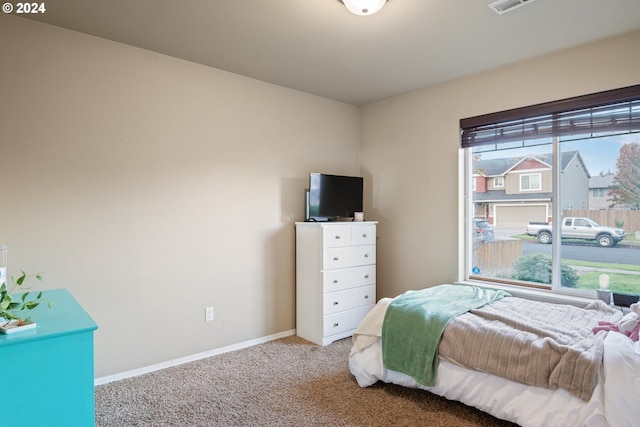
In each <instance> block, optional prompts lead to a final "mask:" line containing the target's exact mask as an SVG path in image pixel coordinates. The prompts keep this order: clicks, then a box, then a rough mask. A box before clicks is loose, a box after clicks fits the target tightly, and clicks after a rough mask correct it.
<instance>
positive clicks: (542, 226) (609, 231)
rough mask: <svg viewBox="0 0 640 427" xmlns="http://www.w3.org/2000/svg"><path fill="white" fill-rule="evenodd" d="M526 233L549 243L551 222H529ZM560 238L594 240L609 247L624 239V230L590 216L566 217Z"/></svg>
mask: <svg viewBox="0 0 640 427" xmlns="http://www.w3.org/2000/svg"><path fill="white" fill-rule="evenodd" d="M527 234H528V235H530V236H537V237H538V241H539V242H540V243H551V224H550V223H548V222H530V223H529V224H528V225H527ZM562 238H563V239H583V240H595V241H596V242H597V243H598V244H599V245H600V246H603V247H607V248H610V247H613V246H615V245H617V244H618V243H619V242H620V241H621V240H622V239H624V230H623V229H621V228H613V227H605V226H603V225H600V224H598V223H596V222H595V221H593V220H592V219H590V218H577V217H566V218H564V219H563V220H562Z"/></svg>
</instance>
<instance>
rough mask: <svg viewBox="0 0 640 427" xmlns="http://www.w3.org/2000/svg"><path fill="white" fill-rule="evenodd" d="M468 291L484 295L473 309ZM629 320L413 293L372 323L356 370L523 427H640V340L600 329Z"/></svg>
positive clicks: (596, 309) (366, 379)
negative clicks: (602, 324)
mask: <svg viewBox="0 0 640 427" xmlns="http://www.w3.org/2000/svg"><path fill="white" fill-rule="evenodd" d="M451 292H453V295H452V294H451ZM460 293H464V294H467V293H470V294H473V295H474V298H475V297H476V296H477V295H478V294H480V296H481V297H480V298H479V299H478V298H476V301H474V303H473V304H472V305H471V307H467V308H465V304H458V303H459V302H460V301H463V300H465V298H466V296H463V297H461V296H460V295H459V294H460ZM441 298H445V300H446V301H445V302H444V303H443V300H442V299H441ZM430 301H431V302H430ZM416 303H417V305H418V306H419V308H417V309H416V308H415V307H416ZM452 305H453V306H454V308H453V309H451V306H452ZM442 306H446V307H449V311H448V312H447V310H444V311H445V313H444V315H443V313H441V312H440V313H437V314H436V315H435V317H436V321H435V324H436V326H434V323H433V319H432V318H431V316H432V313H433V312H436V311H439V310H438V309H436V308H438V307H442ZM407 307H409V308H408V309H407ZM402 310H405V312H408V316H409V317H404V318H402V317H398V316H400V315H399V314H398V313H399V312H400V311H402ZM425 312H427V315H426V316H425ZM403 315H406V313H405V314H403ZM622 316H623V315H622V313H621V312H620V310H619V309H617V308H614V307H609V306H607V305H605V304H604V303H601V302H600V301H594V302H593V303H592V304H589V305H588V306H587V307H585V308H578V307H574V306H570V305H559V304H551V303H545V302H539V301H531V300H525V299H522V298H516V297H512V296H510V295H509V294H506V293H502V292H497V293H496V292H494V291H489V290H484V289H482V288H479V287H474V286H466V285H441V286H437V287H434V288H429V289H424V290H421V291H409V292H406V293H404V294H402V295H400V296H398V297H396V298H393V299H392V298H383V299H381V300H380V301H379V302H378V303H377V304H376V306H375V307H374V308H373V309H372V310H371V312H370V313H369V314H368V315H367V316H366V317H365V318H364V319H363V321H362V322H361V323H360V325H359V326H358V328H357V330H356V332H355V333H354V335H353V346H352V349H351V353H350V355H349V368H350V371H351V373H352V374H353V375H354V376H355V378H356V380H357V382H358V384H359V385H360V387H368V386H371V385H373V384H375V383H376V382H378V381H382V382H386V383H393V384H397V385H401V386H405V387H411V388H419V389H423V390H426V391H428V392H431V393H434V394H437V395H439V396H443V397H445V398H447V399H450V400H457V401H461V402H462V403H465V404H466V405H469V406H473V407H475V408H478V409H480V410H482V411H484V412H487V413H489V414H491V415H493V416H495V417H497V418H500V419H504V420H507V421H511V422H514V423H516V424H518V425H521V426H523V427H529V426H531V427H534V426H535V427H537V426H540V427H542V426H551V425H554V426H612V427H618V426H632V425H638V422H639V421H638V420H640V344H639V343H638V342H634V341H632V340H631V339H629V338H628V337H627V336H625V335H623V334H621V333H617V332H607V331H599V332H597V333H594V331H593V328H594V327H596V326H597V325H598V324H599V323H600V322H610V323H615V322H618V321H619V320H620V319H621V318H622ZM422 317H429V319H428V320H427V321H424V322H427V323H424V322H423V320H422ZM385 318H386V321H385ZM399 319H400V320H399ZM403 321H404V322H405V323H403ZM407 321H408V322H409V323H407ZM394 324H395V325H396V326H394ZM408 325H409V326H408ZM439 328H441V329H442V330H441V331H440V329H439ZM425 331H429V332H428V333H427V332H425ZM383 332H384V333H383ZM438 334H440V336H438ZM433 335H435V336H436V337H435V342H436V347H437V349H436V351H435V356H434V355H433V354H431V349H430V348H429V346H430V345H432V344H433V341H434V337H433ZM383 336H384V339H383ZM425 336H428V337H429V338H428V339H427V341H428V340H430V341H431V342H427V343H426V344H425V339H424V338H423V337H425ZM509 337H511V338H509ZM425 354H426V356H425ZM403 357H404V359H403ZM394 358H397V359H398V360H396V359H394ZM498 358H502V359H501V360H498ZM496 360H498V361H496Z"/></svg>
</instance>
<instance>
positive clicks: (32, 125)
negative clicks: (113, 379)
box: [0, 15, 360, 377]
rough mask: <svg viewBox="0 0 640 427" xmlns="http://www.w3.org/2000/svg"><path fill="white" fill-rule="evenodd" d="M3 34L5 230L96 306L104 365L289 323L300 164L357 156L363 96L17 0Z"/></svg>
mask: <svg viewBox="0 0 640 427" xmlns="http://www.w3.org/2000/svg"><path fill="white" fill-rule="evenodd" d="M0 40H3V41H4V43H3V47H2V49H0V64H1V66H0V81H1V82H2V90H1V91H0V173H1V178H0V183H1V184H0V242H2V243H6V244H7V245H8V247H9V270H10V271H9V273H10V274H15V273H16V272H18V269H20V268H21V269H25V270H27V271H35V270H38V271H43V272H44V279H45V282H44V286H45V287H46V288H67V289H69V290H70V292H71V293H72V294H73V295H74V296H75V297H76V299H78V300H79V301H80V303H81V304H82V305H83V306H84V308H85V309H86V310H87V311H88V312H89V313H90V314H91V316H92V317H93V318H94V319H95V320H96V322H97V323H98V325H99V329H98V331H97V332H96V334H95V354H96V357H95V362H96V371H95V373H96V377H103V376H107V375H112V374H116V373H120V372H124V371H127V370H131V369H137V368H141V367H145V366H149V365H153V364H157V363H161V362H165V361H168V360H171V359H174V358H178V357H182V356H187V355H192V354H196V353H199V352H204V351H208V350H212V349H216V348H220V347H224V346H227V345H232V344H237V343H241V342H244V341H248V340H252V339H257V338H261V337H265V336H269V335H272V334H277V333H281V332H283V331H290V330H293V329H294V328H295V280H294V279H295V268H294V267H295V265H294V261H295V260H294V253H295V252H294V228H293V222H294V221H300V220H303V219H304V217H303V215H304V189H305V188H306V187H307V181H308V173H309V172H311V171H321V172H330V173H341V174H357V173H358V172H359V141H360V110H359V109H358V108H357V107H354V106H350V105H346V104H342V103H338V102H334V101H331V100H327V99H324V98H320V97H316V96H312V95H308V94H305V93H301V92H298V91H293V90H289V89H285V88H282V87H279V86H275V85H271V84H267V83H263V82H259V81H256V80H252V79H248V78H245V77H241V76H238V75H234V74H230V73H227V72H223V71H219V70H215V69H211V68H207V67H204V66H200V65H197V64H193V63H189V62H186V61H182V60H178V59H174V58H170V57H167V56H162V55H159V54H156V53H152V52H149V51H145V50H141V49H137V48H133V47H129V46H126V45H122V44H118V43H114V42H109V41H106V40H102V39H98V38H95V37H90V36H86V35H82V34H79V33H75V32H71V31H66V30H63V29H60V28H56V27H52V26H48V25H44V24H40V23H36V22H34V21H30V20H24V19H22V18H17V17H14V16H6V15H2V16H0ZM9 41H10V42H9ZM208 305H212V306H214V307H215V321H214V322H211V323H205V322H204V309H205V306H208Z"/></svg>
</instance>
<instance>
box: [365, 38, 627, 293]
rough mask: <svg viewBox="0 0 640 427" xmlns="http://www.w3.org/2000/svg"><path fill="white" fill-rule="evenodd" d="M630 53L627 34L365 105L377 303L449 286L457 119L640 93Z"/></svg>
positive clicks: (454, 247) (453, 263)
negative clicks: (626, 90) (634, 89)
mask: <svg viewBox="0 0 640 427" xmlns="http://www.w3.org/2000/svg"><path fill="white" fill-rule="evenodd" d="M639 51H640V32H634V33H631V34H627V35H624V36H621V37H617V38H612V39H608V40H604V41H600V42H597V43H592V44H589V45H585V46H582V47H579V48H575V49H571V50H569V51H565V52H559V53H557V54H554V55H549V56H545V57H541V58H538V59H535V60H531V61H527V62H522V63H518V64H514V65H512V66H508V67H503V68H500V69H497V70H494V71H490V72H486V73H482V74H478V75H474V76H471V77H468V78H463V79H459V80H455V81H450V82H448V83H445V84H441V85H438V86H433V87H428V88H426V89H424V90H420V91H415V92H412V93H409V94H406V95H403V96H398V97H394V98H391V99H387V100H384V101H380V102H377V103H372V104H369V105H367V106H365V107H364V108H363V110H362V151H361V159H362V160H361V162H362V163H361V165H362V170H363V171H364V173H365V174H366V176H369V177H370V178H371V183H372V185H371V186H372V188H373V194H372V199H371V201H370V203H371V204H370V207H367V209H369V210H372V211H373V212H375V215H374V218H371V219H377V220H379V221H380V226H379V229H378V236H379V246H378V276H377V277H378V298H381V297H384V296H393V295H396V294H398V293H400V292H403V291H405V290H407V289H419V288H422V287H427V286H433V285H436V284H440V283H448V282H452V281H454V280H456V279H457V278H458V264H459V262H458V233H459V232H460V230H461V227H462V221H460V218H459V215H458V212H459V209H461V208H462V200H461V199H460V198H459V191H458V188H459V187H458V173H459V158H458V153H459V150H458V146H459V135H458V127H459V120H460V119H461V118H465V117H471V116H475V115H480V114H485V113H491V112H495V111H501V110H505V109H509V108H516V107H522V106H526V105H532V104H537V103H541V102H546V101H552V100H557V99H563V98H567V97H571V96H577V95H582V94H587V93H592V92H597V91H602V90H607V89H613V88H617V87H624V86H629V85H634V84H640V71H639V70H640V55H638V52H639ZM369 217H371V215H369Z"/></svg>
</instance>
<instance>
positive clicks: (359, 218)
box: [353, 212, 364, 221]
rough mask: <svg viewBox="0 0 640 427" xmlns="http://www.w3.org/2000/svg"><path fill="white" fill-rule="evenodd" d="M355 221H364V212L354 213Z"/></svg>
mask: <svg viewBox="0 0 640 427" xmlns="http://www.w3.org/2000/svg"><path fill="white" fill-rule="evenodd" d="M353 220H354V221H364V212H354V213H353Z"/></svg>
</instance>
